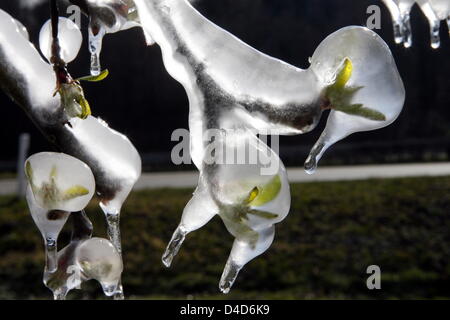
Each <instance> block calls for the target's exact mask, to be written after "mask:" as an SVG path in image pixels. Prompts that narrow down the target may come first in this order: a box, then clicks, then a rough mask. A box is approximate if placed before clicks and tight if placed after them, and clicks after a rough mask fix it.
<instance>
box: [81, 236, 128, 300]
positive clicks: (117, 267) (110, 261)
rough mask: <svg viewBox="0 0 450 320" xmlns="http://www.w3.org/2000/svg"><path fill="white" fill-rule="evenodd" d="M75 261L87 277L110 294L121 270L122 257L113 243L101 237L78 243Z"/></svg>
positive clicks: (114, 287)
mask: <svg viewBox="0 0 450 320" xmlns="http://www.w3.org/2000/svg"><path fill="white" fill-rule="evenodd" d="M76 263H77V265H78V267H79V268H80V270H81V271H82V273H83V275H84V276H85V277H86V278H87V279H94V280H97V281H98V282H99V283H100V284H101V286H102V288H103V291H104V293H105V295H107V296H112V295H114V293H115V292H116V288H117V286H118V284H119V282H120V277H121V275H122V271H123V264H122V258H121V256H120V254H119V252H118V251H117V249H116V248H115V247H114V245H113V244H112V243H111V242H110V241H108V240H106V239H101V238H92V239H89V240H86V241H84V242H83V243H81V244H80V246H79V247H78V248H77V251H76Z"/></svg>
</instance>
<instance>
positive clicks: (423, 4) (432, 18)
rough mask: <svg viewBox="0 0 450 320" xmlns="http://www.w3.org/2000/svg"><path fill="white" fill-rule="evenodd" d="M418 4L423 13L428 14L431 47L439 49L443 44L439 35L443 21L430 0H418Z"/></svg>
mask: <svg viewBox="0 0 450 320" xmlns="http://www.w3.org/2000/svg"><path fill="white" fill-rule="evenodd" d="M417 4H418V5H419V6H420V8H421V10H422V12H423V14H424V15H425V16H426V18H427V20H428V23H429V24H430V39H431V47H432V48H433V49H437V48H439V47H440V45H441V40H440V36H439V31H440V30H439V29H440V24H441V21H440V20H439V19H438V17H437V15H436V12H435V11H434V10H433V8H432V7H431V5H430V1H429V0H417Z"/></svg>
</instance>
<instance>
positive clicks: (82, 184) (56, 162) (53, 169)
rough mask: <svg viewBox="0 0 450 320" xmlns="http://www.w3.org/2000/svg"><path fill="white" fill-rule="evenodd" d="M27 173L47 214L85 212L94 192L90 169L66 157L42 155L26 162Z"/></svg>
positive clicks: (39, 203) (76, 160) (49, 154)
mask: <svg viewBox="0 0 450 320" xmlns="http://www.w3.org/2000/svg"><path fill="white" fill-rule="evenodd" d="M25 173H26V175H27V179H28V182H29V185H30V187H31V190H32V192H33V195H34V198H35V200H36V203H37V205H38V206H39V207H41V208H43V209H45V210H49V211H51V210H61V211H67V212H76V211H81V210H83V209H84V208H85V207H86V206H87V205H88V203H89V201H91V199H92V197H93V196H94V192H95V179H94V175H93V174H92V171H91V169H90V168H89V167H88V166H87V165H86V164H85V163H83V162H82V161H80V160H78V159H76V158H74V157H72V156H69V155H66V154H63V153H53V152H42V153H38V154H35V155H32V156H31V157H30V158H28V160H27V161H26V162H25Z"/></svg>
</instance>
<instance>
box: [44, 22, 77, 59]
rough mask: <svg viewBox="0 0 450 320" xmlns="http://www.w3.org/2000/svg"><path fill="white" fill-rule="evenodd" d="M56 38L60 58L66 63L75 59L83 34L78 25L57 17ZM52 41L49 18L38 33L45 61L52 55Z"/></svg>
mask: <svg viewBox="0 0 450 320" xmlns="http://www.w3.org/2000/svg"><path fill="white" fill-rule="evenodd" d="M58 39H59V46H60V48H61V52H60V55H61V59H62V60H63V61H64V62H66V63H70V62H72V61H73V60H75V58H76V57H77V56H78V53H79V52H80V48H81V44H82V42H83V36H82V35H81V31H80V29H79V28H78V26H77V25H76V24H75V23H74V22H73V21H72V20H70V19H67V18H63V17H59V22H58ZM52 43H53V37H52V26H51V20H48V21H47V22H46V23H45V24H44V25H43V26H42V28H41V31H40V33H39V48H40V49H41V52H42V54H43V55H44V57H45V58H46V59H47V61H50V60H51V57H52Z"/></svg>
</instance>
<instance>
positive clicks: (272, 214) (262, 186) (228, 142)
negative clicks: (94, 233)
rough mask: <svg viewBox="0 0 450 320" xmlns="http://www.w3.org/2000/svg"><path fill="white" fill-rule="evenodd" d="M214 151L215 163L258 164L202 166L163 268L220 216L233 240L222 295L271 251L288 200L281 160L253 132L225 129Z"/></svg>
mask: <svg viewBox="0 0 450 320" xmlns="http://www.w3.org/2000/svg"><path fill="white" fill-rule="evenodd" d="M215 145H216V149H215V157H218V158H223V157H227V155H229V154H235V155H247V154H249V155H256V157H255V159H256V161H254V162H250V161H249V162H248V163H247V164H245V163H243V162H242V163H241V164H239V162H238V161H236V162H235V164H226V163H223V164H220V165H219V164H217V162H216V161H214V162H213V161H211V164H208V165H206V164H205V166H204V168H203V170H202V171H201V175H200V180H199V186H198V187H197V190H196V191H195V193H194V196H193V198H192V199H191V200H190V202H189V203H188V205H187V206H186V208H185V209H184V212H183V217H182V220H181V223H180V225H179V226H178V228H177V230H176V231H175V233H174V236H173V238H172V240H171V241H170V243H169V245H168V247H167V250H166V252H165V254H164V256H163V263H164V264H165V265H166V266H167V267H169V266H170V265H171V264H172V261H173V258H174V257H175V255H176V254H177V253H178V251H179V249H180V247H181V245H182V243H183V241H184V240H185V237H186V236H187V234H189V233H190V232H193V231H195V230H197V229H199V228H201V227H202V226H203V225H205V224H206V223H207V222H208V221H210V220H211V219H212V218H213V217H214V216H215V215H219V216H220V217H221V218H222V220H223V222H224V224H225V226H226V228H227V230H228V231H229V232H230V234H232V235H233V236H234V238H235V242H234V246H233V249H232V251H231V253H230V257H229V259H228V263H227V265H226V267H225V269H224V272H223V275H222V280H221V282H220V289H221V290H222V291H223V292H224V293H228V292H229V290H230V288H231V286H232V284H233V283H234V281H235V279H236V277H237V275H238V273H239V271H240V270H241V269H242V268H243V267H244V265H246V264H247V263H248V262H250V261H251V260H252V259H254V258H256V257H257V256H259V255H261V254H262V253H264V252H265V251H266V250H267V249H268V248H269V247H270V245H271V243H272V241H273V237H274V234H275V228H274V225H275V224H277V223H279V222H281V221H282V220H284V219H285V218H286V216H287V214H288V213H289V209H290V201H291V198H290V190H289V183H288V179H287V174H286V170H285V168H284V166H283V164H282V163H281V160H280V159H279V158H278V155H277V154H276V153H275V152H273V151H272V150H271V149H270V148H269V147H268V146H267V145H266V144H265V143H264V142H263V141H261V140H260V139H258V138H257V136H256V135H255V134H254V132H253V131H251V130H239V131H237V132H236V131H235V130H233V129H231V128H230V129H227V130H226V131H225V132H224V134H223V135H220V136H218V137H216V138H215ZM206 161H207V160H206Z"/></svg>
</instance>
